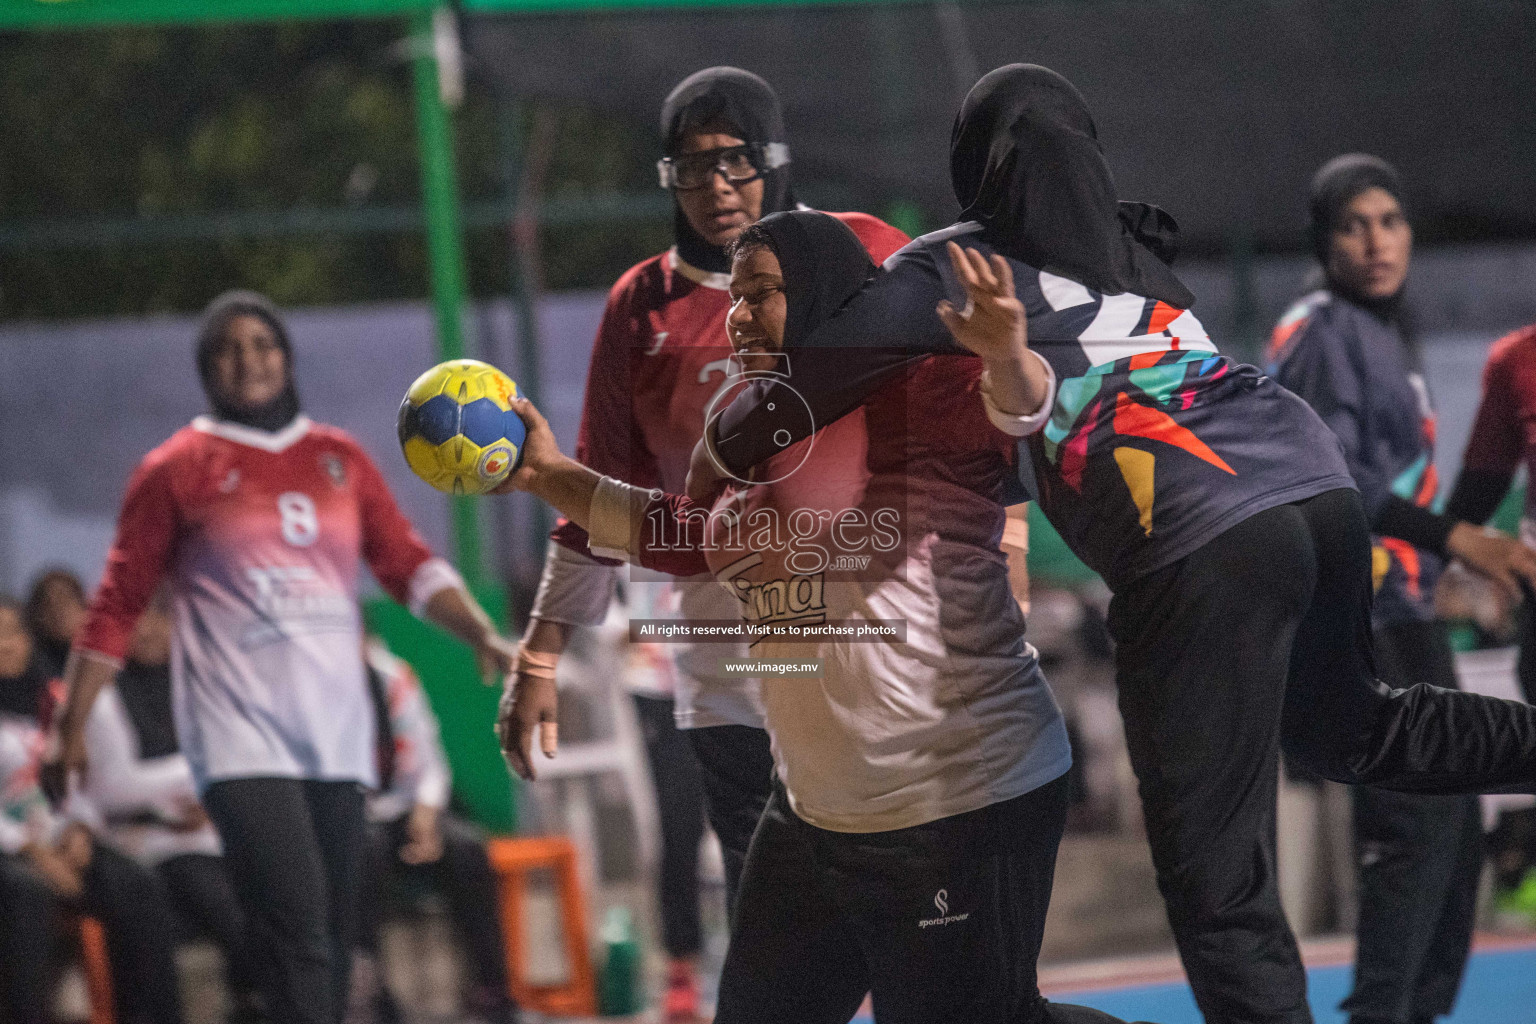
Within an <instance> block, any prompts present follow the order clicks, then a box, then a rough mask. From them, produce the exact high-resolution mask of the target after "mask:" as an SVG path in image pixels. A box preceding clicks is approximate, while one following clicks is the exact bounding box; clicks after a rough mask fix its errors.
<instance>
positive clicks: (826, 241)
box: [753, 210, 875, 349]
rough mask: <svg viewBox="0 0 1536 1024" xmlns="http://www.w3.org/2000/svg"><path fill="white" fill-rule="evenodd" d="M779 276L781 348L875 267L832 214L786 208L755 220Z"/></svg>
mask: <svg viewBox="0 0 1536 1024" xmlns="http://www.w3.org/2000/svg"><path fill="white" fill-rule="evenodd" d="M753 233H754V234H761V235H764V236H766V237H767V239H768V247H769V248H770V249H772V250H773V252H774V255H775V256H777V257H778V258H779V271H780V273H781V274H782V275H783V277H784V299H785V305H786V307H787V309H786V311H785V315H784V347H785V348H786V349H788V348H793V347H795V346H797V345H799V344H800V342H802V341H803V340H805V337H806V335H808V334H810V333H811V331H813V330H815V329H816V328H817V327H818V326H820V325H821V324H822V323H824V322H826V321H827V320H828V319H830V318H831V316H832V314H833V313H836V312H837V311H838V310H839V309H842V308H843V305H844V304H845V303H846V302H847V301H848V300H849V299H851V298H853V296H854V294H855V293H857V292H858V290H859V289H860V288H862V287H864V282H865V281H867V280H869V275H871V274H873V273H874V272H875V265H874V264H873V263H872V262H870V259H869V251H868V250H867V249H865V248H864V243H863V242H861V241H859V236H858V235H856V234H854V233H853V229H851V228H850V227H848V225H846V224H844V223H843V222H842V221H840V220H838V219H837V218H836V217H832V216H829V215H828V214H825V213H817V212H816V211H815V210H787V211H784V212H781V213H775V214H771V215H769V216H767V217H764V218H763V219H762V220H760V221H758V222H757V225H756V228H755V230H754V231H753Z"/></svg>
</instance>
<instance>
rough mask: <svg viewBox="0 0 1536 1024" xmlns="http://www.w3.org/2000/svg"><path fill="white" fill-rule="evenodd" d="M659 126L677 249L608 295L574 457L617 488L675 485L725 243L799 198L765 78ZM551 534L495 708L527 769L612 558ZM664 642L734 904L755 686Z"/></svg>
mask: <svg viewBox="0 0 1536 1024" xmlns="http://www.w3.org/2000/svg"><path fill="white" fill-rule="evenodd" d="M661 121H662V124H661V129H662V135H663V139H664V144H665V154H666V155H665V156H664V157H663V159H662V160H661V161H660V164H659V168H658V169H659V174H660V180H661V184H662V186H663V187H665V188H667V189H669V190H671V192H672V195H673V198H674V200H675V203H676V211H675V218H674V222H675V240H676V244H675V245H674V246H673V247H672V248H670V249H668V250H667V251H666V252H664V253H660V254H659V255H656V256H653V257H651V258H650V259H647V260H645V261H644V262H642V263H640V264H638V265H636V266H635V267H634V268H632V269H631V270H629V271H628V272H627V273H625V274H624V276H623V277H621V278H620V279H619V281H618V283H617V284H615V285H614V287H613V290H612V291H611V292H610V293H609V297H608V305H607V308H606V310H605V311H604V314H603V322H602V327H601V328H600V329H599V333H598V338H597V344H596V347H595V348H594V349H593V353H592V362H591V368H590V370H589V371H588V375H587V386H586V395H585V400H584V405H583V409H582V421H581V432H580V434H579V435H578V439H577V442H576V453H577V458H579V459H580V460H581V461H582V462H584V463H586V464H587V465H589V466H593V467H594V468H597V469H598V470H599V471H600V472H602V473H605V474H607V475H609V476H613V477H615V478H617V479H620V480H623V481H625V482H627V483H631V484H634V485H636V486H641V487H661V488H664V489H667V490H671V491H681V490H682V489H683V482H684V478H685V476H686V474H687V471H688V461H689V456H690V454H691V453H692V451H693V447H694V444H695V442H697V441H698V439H699V437H700V436H701V435H702V433H703V429H704V416H705V412H706V410H707V409H708V407H709V406H710V403H711V402H712V401H713V400H714V398H715V397H716V395H717V394H719V393H720V392H721V390H722V389H723V388H724V387H726V386H727V384H728V383H729V382H730V380H729V378H730V377H731V376H732V374H733V370H732V365H731V362H730V358H731V347H730V344H729V342H728V341H727V338H726V333H725V319H726V312H727V310H728V309H729V308H730V296H729V294H728V291H727V288H728V287H729V283H730V282H729V271H730V261H729V259H728V257H727V256H726V246H727V245H729V244H730V243H731V242H732V241H733V240H734V239H735V238H736V237H737V236H738V235H740V234H741V232H742V231H743V230H744V229H745V228H747V227H748V226H749V225H751V224H753V223H754V222H756V221H757V220H758V219H759V218H760V217H762V216H765V215H767V214H770V213H773V212H775V211H779V210H787V209H793V208H794V207H795V206H796V203H795V199H794V195H793V193H792V191H791V189H790V182H789V168H790V164H789V160H790V149H789V145H788V143H787V140H786V135H785V132H784V123H783V114H782V112H781V110H780V107H779V101H778V98H777V97H776V96H775V95H774V93H773V90H772V89H771V88H769V86H768V84H767V83H765V82H764V81H763V80H762V79H760V78H758V77H757V76H755V75H752V74H749V73H747V72H745V71H742V70H739V69H737V68H728V67H719V68H709V69H706V70H704V71H700V72H698V73H696V74H694V75H691V76H689V77H688V78H686V79H684V80H683V81H682V82H681V83H680V84H679V85H678V86H677V87H676V88H675V89H674V90H673V91H672V93H671V95H670V96H668V97H667V100H666V103H665V104H664V106H663V108H662V116H661ZM834 216H836V217H837V218H838V219H840V220H841V221H843V223H845V224H847V225H848V226H849V227H850V228H852V229H853V231H854V233H855V234H857V235H858V237H859V239H860V240H861V241H862V242H863V244H864V246H865V247H866V249H867V250H868V252H869V254H870V256H871V257H872V258H873V259H875V260H876V261H879V260H883V259H884V258H885V257H886V256H888V255H890V253H892V252H894V251H895V250H896V249H898V248H900V247H901V246H902V245H903V244H905V242H906V240H907V239H906V236H905V235H903V234H902V233H901V232H900V231H897V230H896V229H895V228H892V227H890V226H888V225H886V224H884V223H882V222H880V221H879V220H877V219H875V218H873V217H869V216H866V215H864V214H859V213H844V214H835V215H834ZM553 537H554V541H555V543H554V544H553V545H551V547H550V551H549V556H548V559H547V561H546V563H545V569H544V579H543V582H542V584H541V586H540V588H539V592H538V596H537V598H536V599H535V602H534V609H533V618H532V621H531V623H530V626H529V631H528V634H527V636H526V638H525V640H524V642H523V647H522V653H521V660H520V668H521V671H520V673H519V676H518V680H517V686H516V688H515V689H514V691H512V692H511V693H510V694H509V699H508V700H507V701H506V702H505V704H504V711H503V716H502V725H503V737H504V739H503V744H504V749H505V752H506V754H507V757H508V761H509V763H510V764H511V765H512V766H513V767H514V768H515V769H516V770H517V771H518V772H519V773H520V774H523V775H524V776H526V777H530V778H531V777H534V775H535V774H536V772H537V767H536V765H535V764H534V762H533V761H532V759H531V758H530V757H529V748H530V744H531V736H532V733H533V731H534V729H535V727H536V726H537V725H538V723H539V722H541V721H553V718H554V707H555V688H554V666H555V663H556V661H557V659H558V658H559V655H560V653H561V651H562V650H563V649H564V646H565V641H566V637H567V636H568V635H569V631H570V629H571V628H572V627H574V626H581V625H588V626H593V625H598V624H600V623H601V622H602V621H603V619H604V617H605V616H606V614H607V611H608V606H609V604H610V602H611V601H612V600H613V595H614V585H615V581H616V579H617V578H618V577H617V573H618V571H619V569H618V563H616V562H614V561H612V560H606V559H600V558H595V557H593V555H592V553H591V551H590V550H589V548H588V546H587V535H586V532H585V531H584V530H582V529H581V528H580V527H579V526H577V525H575V524H574V523H571V522H564V523H562V524H561V525H560V527H559V528H558V529H557V530H555V532H554V535H553ZM636 585H638V586H653V585H660V584H646V583H637V584H636ZM672 585H673V586H676V587H677V588H678V589H679V591H680V596H681V613H682V615H683V617H685V618H693V619H735V618H736V617H737V612H736V608H735V601H734V600H733V599H732V598H731V597H730V595H729V594H726V593H725V592H723V591H722V590H721V589H720V588H719V587H718V586H717V585H716V584H715V583H714V582H713V580H710V579H708V578H705V579H704V580H702V581H700V580H677V581H673V582H672ZM668 649H669V650H670V651H671V652H672V654H673V657H674V658H675V660H676V668H677V671H676V673H675V677H676V679H677V692H676V722H677V726H678V727H679V728H680V729H684V730H686V731H687V733H688V736H689V738H690V740H691V742H692V747H693V750H694V752H695V753H696V754H697V756H698V760H699V764H700V767H701V768H702V770H703V777H704V790H705V802H706V810H707V813H708V816H709V821H710V824H711V826H712V827H713V829H714V830H715V833H716V835H717V836H718V837H719V839H720V843H721V846H722V848H723V850H724V854H725V865H726V876H727V895H728V898H732V899H733V898H734V892H735V887H736V881H737V879H738V878H739V876H740V873H741V865H742V861H743V859H744V857H745V855H746V849H747V844H748V841H749V840H750V839H751V837H752V830H753V829H754V828H755V827H756V825H757V820H758V818H759V816H760V815H761V813H762V809H763V806H764V805H765V803H766V802H767V799H768V795H769V790H770V784H771V775H772V761H771V758H770V755H769V749H768V739H767V735H766V734H765V733H764V732H763V729H762V710H761V704H760V701H759V698H758V693H757V682H756V680H754V679H744V678H742V677H740V676H726V675H725V674H724V673H723V670H722V668H721V665H720V663H721V661H722V659H724V658H726V657H729V656H732V655H740V654H742V653H744V652H742V651H740V650H737V649H734V648H733V647H731V646H729V645H722V644H709V645H700V646H689V645H684V644H673V645H669V648H668ZM546 752H548V751H546Z"/></svg>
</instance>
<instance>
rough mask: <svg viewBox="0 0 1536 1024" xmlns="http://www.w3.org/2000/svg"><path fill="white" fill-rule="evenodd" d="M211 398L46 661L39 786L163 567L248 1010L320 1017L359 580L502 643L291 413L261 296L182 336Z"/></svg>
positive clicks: (365, 726)
mask: <svg viewBox="0 0 1536 1024" xmlns="http://www.w3.org/2000/svg"><path fill="white" fill-rule="evenodd" d="M197 367H198V372H199V374H200V375H201V377H202V382H203V389H204V391H205V392H206V393H207V396H208V401H209V405H210V407H211V411H210V413H209V414H208V415H205V416H199V417H198V418H197V419H195V420H193V421H192V423H191V424H190V425H189V426H187V427H184V428H183V429H181V430H180V431H178V432H177V433H176V434H174V435H172V437H171V438H170V440H168V441H166V442H165V443H164V444H162V445H161V446H160V447H158V448H156V449H155V450H154V451H152V452H150V453H149V455H147V456H145V458H144V461H143V462H141V463H140V464H139V467H138V469H137V470H135V472H134V474H133V477H132V479H130V481H129V483H128V491H127V494H126V496H125V497H124V499H123V506H122V511H121V513H120V514H119V518H118V527H117V537H116V539H115V541H114V542H113V546H112V550H111V553H110V555H109V556H108V559H107V568H106V573H105V575H104V577H103V579H102V583H101V587H100V589H99V590H98V591H97V592H96V595H95V598H94V600H93V601H92V602H91V611H90V616H89V619H88V620H87V622H86V625H85V627H84V629H83V630H82V631H81V633H80V635H79V636H78V637H77V638H76V640H75V643H74V649H73V652H72V653H71V655H70V659H69V665H68V667H67V669H66V672H65V681H66V683H67V686H68V695H67V697H66V702H65V705H64V707H63V710H62V712H61V713H60V715H59V717H58V722H57V724H56V733H55V735H54V737H53V738H52V742H51V750H50V755H49V768H48V775H49V783H50V788H51V789H52V790H53V791H54V794H55V795H56V796H57V794H59V792H60V791H61V790H63V789H64V788H66V787H67V784H68V782H67V777H68V774H69V773H71V772H76V773H78V772H85V771H88V770H89V765H88V764H87V763H86V754H85V748H84V742H83V729H84V726H85V722H86V719H87V717H88V715H89V712H90V709H91V704H92V702H93V701H94V700H95V698H96V695H97V693H98V692H99V691H100V690H101V688H102V687H103V686H104V685H106V684H107V683H108V682H110V681H111V680H112V677H113V675H114V674H115V673H116V671H117V669H118V667H119V665H120V664H121V660H122V658H123V655H124V653H125V651H126V650H127V645H128V641H129V638H130V636H131V634H132V632H133V627H134V623H135V622H136V621H137V620H138V617H139V614H140V613H141V612H142V611H143V610H144V608H145V606H146V605H147V604H148V603H149V600H150V598H151V597H152V596H153V594H154V592H155V589H156V587H158V586H159V585H160V583H161V581H162V580H165V581H168V583H169V586H170V591H171V597H172V603H173V608H174V615H175V632H174V639H173V653H172V666H171V674H172V681H173V687H174V698H175V711H176V728H177V733H178V735H179V739H180V741H181V749H182V751H183V753H184V754H185V755H186V757H187V760H188V762H190V764H191V768H192V773H193V777H194V781H195V782H196V784H197V786H198V788H199V790H200V791H201V794H202V800H203V803H204V805H205V806H206V807H207V810H208V814H209V816H210V817H211V818H212V819H213V821H214V824H215V825H217V826H218V830H219V835H220V838H221V839H222V840H223V845H224V856H225V861H226V863H227V864H228V867H229V871H230V876H231V879H232V880H233V882H234V885H235V888H236V891H237V894H238V896H239V899H240V902H241V904H242V906H243V907H244V909H245V912H246V915H247V919H248V920H249V922H250V927H251V929H252V936H251V938H252V946H253V951H254V955H255V956H256V957H257V960H258V963H259V967H260V972H261V988H262V992H263V995H264V998H265V1000H266V1003H267V1007H266V1008H267V1012H268V1013H269V1014H270V1015H271V1017H272V1019H273V1020H274V1021H283V1022H285V1024H289V1022H292V1024H335V1022H336V1021H339V1020H341V1018H342V1015H343V1013H344V1012H345V1010H346V1002H347V1000H346V992H347V976H348V972H349V969H350V965H351V962H352V946H353V942H354V939H355V938H356V919H357V909H356V903H357V893H358V884H359V872H360V856H361V850H362V846H361V842H362V836H363V788H364V787H366V786H373V785H375V784H376V781H377V780H376V774H377V769H376V763H375V757H376V750H375V742H374V713H373V708H372V705H371V703H370V700H369V696H368V687H367V683H366V677H365V675H364V667H363V661H362V653H361V652H362V649H363V648H362V622H361V618H360V615H359V611H358V602H357V596H358V595H357V588H358V573H359V571H360V570H361V568H362V567H363V566H364V565H365V564H366V565H367V567H368V568H369V569H370V570H372V572H373V575H374V577H375V578H376V579H377V580H378V581H379V583H380V584H381V585H382V586H383V587H384V589H385V590H386V591H388V592H389V594H390V596H391V597H393V598H395V599H396V600H397V601H400V602H401V603H403V604H408V605H409V606H410V607H411V609H412V610H413V611H415V612H416V613H417V614H419V615H423V616H424V617H426V618H428V619H430V620H432V621H433V622H436V623H438V624H439V625H441V626H443V627H444V628H445V629H447V630H449V631H450V632H451V633H453V634H454V635H455V636H457V637H459V638H460V639H462V640H464V641H465V642H466V643H468V644H470V645H471V646H472V647H474V648H475V650H476V652H477V654H479V655H480V656H481V657H482V659H484V660H486V661H487V662H489V663H491V664H494V665H495V666H496V667H497V668H499V669H500V670H501V672H502V673H506V672H509V671H510V670H511V668H512V661H513V650H512V648H511V646H510V645H509V644H508V643H507V642H506V641H505V640H504V639H503V638H501V637H500V636H499V635H498V634H497V633H496V630H495V627H494V626H493V625H492V624H491V622H490V620H489V619H488V618H487V617H486V616H485V614H484V612H482V611H481V610H480V609H479V606H478V605H476V604H475V603H474V600H473V599H472V598H471V597H470V596H469V594H468V592H467V591H466V590H465V589H464V584H463V582H462V580H461V579H460V578H459V575H458V573H457V572H455V571H454V570H453V568H452V567H451V566H449V565H448V563H447V562H444V561H443V560H441V559H438V558H434V557H433V556H432V553H431V552H430V551H429V550H428V549H427V547H426V545H425V544H423V543H422V541H421V539H420V538H419V537H418V536H417V535H416V532H415V530H414V529H413V528H412V527H411V524H410V523H409V522H408V521H407V520H406V519H405V517H404V516H403V515H401V513H400V510H399V509H398V508H397V507H396V505H395V502H394V499H393V498H392V497H391V496H390V493H389V490H388V488H387V487H386V486H385V483H384V478H383V477H382V476H381V475H380V474H379V471H378V469H377V468H376V467H375V466H374V464H373V462H372V460H371V459H369V458H368V455H367V454H366V453H365V452H364V451H363V449H362V448H361V447H360V446H359V445H358V443H357V442H356V441H354V440H353V439H352V438H351V437H349V436H348V435H347V434H346V433H344V432H343V431H341V430H338V429H337V428H335V427H329V426H325V425H323V424H319V423H314V422H312V421H311V420H310V419H309V418H308V417H306V416H304V415H303V413H301V412H300V411H299V400H298V393H297V390H296V388H295V386H294V375H293V354H292V347H291V345H290V342H289V337H288V332H287V330H286V328H285V327H284V325H283V322H282V320H281V318H280V317H279V315H278V312H277V310H276V309H275V308H274V307H273V306H272V304H271V303H270V302H268V301H267V300H266V299H265V298H263V297H262V296H259V295H256V294H254V293H251V292H230V293H226V294H225V295H222V296H220V297H219V298H217V299H215V300H214V301H213V303H212V304H211V305H210V306H209V307H208V310H207V312H206V314H205V317H204V321H203V325H202V329H201V332H200V334H199V336H198V341H197Z"/></svg>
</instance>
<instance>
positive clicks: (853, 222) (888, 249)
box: [832, 213, 912, 263]
mask: <svg viewBox="0 0 1536 1024" xmlns="http://www.w3.org/2000/svg"><path fill="white" fill-rule="evenodd" d="M832 216H834V217H836V218H837V219H838V220H840V221H842V222H843V223H844V224H847V225H848V226H849V227H850V228H852V229H853V233H854V234H856V235H858V236H859V241H861V242H863V243H864V248H865V249H868V250H869V258H870V259H872V260H874V261H875V262H876V263H884V262H885V261H886V260H887V259H888V258H889V257H890V255H891V254H892V253H894V252H895V251H896V250H897V249H900V248H901V247H902V246H904V245H906V244H907V243H908V242H910V241H912V239H910V238H908V237H907V235H906V232H904V231H901V230H900V229H898V228H893V227H891V226H890V225H889V224H887V223H886V222H885V221H883V220H881V219H880V218H879V217H871V216H870V215H869V214H867V213H834V214H832Z"/></svg>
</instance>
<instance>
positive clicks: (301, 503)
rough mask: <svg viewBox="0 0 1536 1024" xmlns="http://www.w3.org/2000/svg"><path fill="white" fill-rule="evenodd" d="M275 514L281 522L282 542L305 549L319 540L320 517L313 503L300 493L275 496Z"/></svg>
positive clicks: (312, 500) (311, 499) (290, 492)
mask: <svg viewBox="0 0 1536 1024" xmlns="http://www.w3.org/2000/svg"><path fill="white" fill-rule="evenodd" d="M277 514H278V516H279V517H280V518H281V520H282V526H283V540H285V541H287V542H288V543H289V544H292V545H293V546H294V547H296V548H307V547H309V546H310V545H311V544H313V543H314V542H315V541H317V540H319V539H320V517H319V516H318V515H316V514H315V501H314V499H313V498H311V497H310V496H309V495H307V494H304V493H302V492H300V491H287V492H285V493H283V494H279V495H278V496H277Z"/></svg>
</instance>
